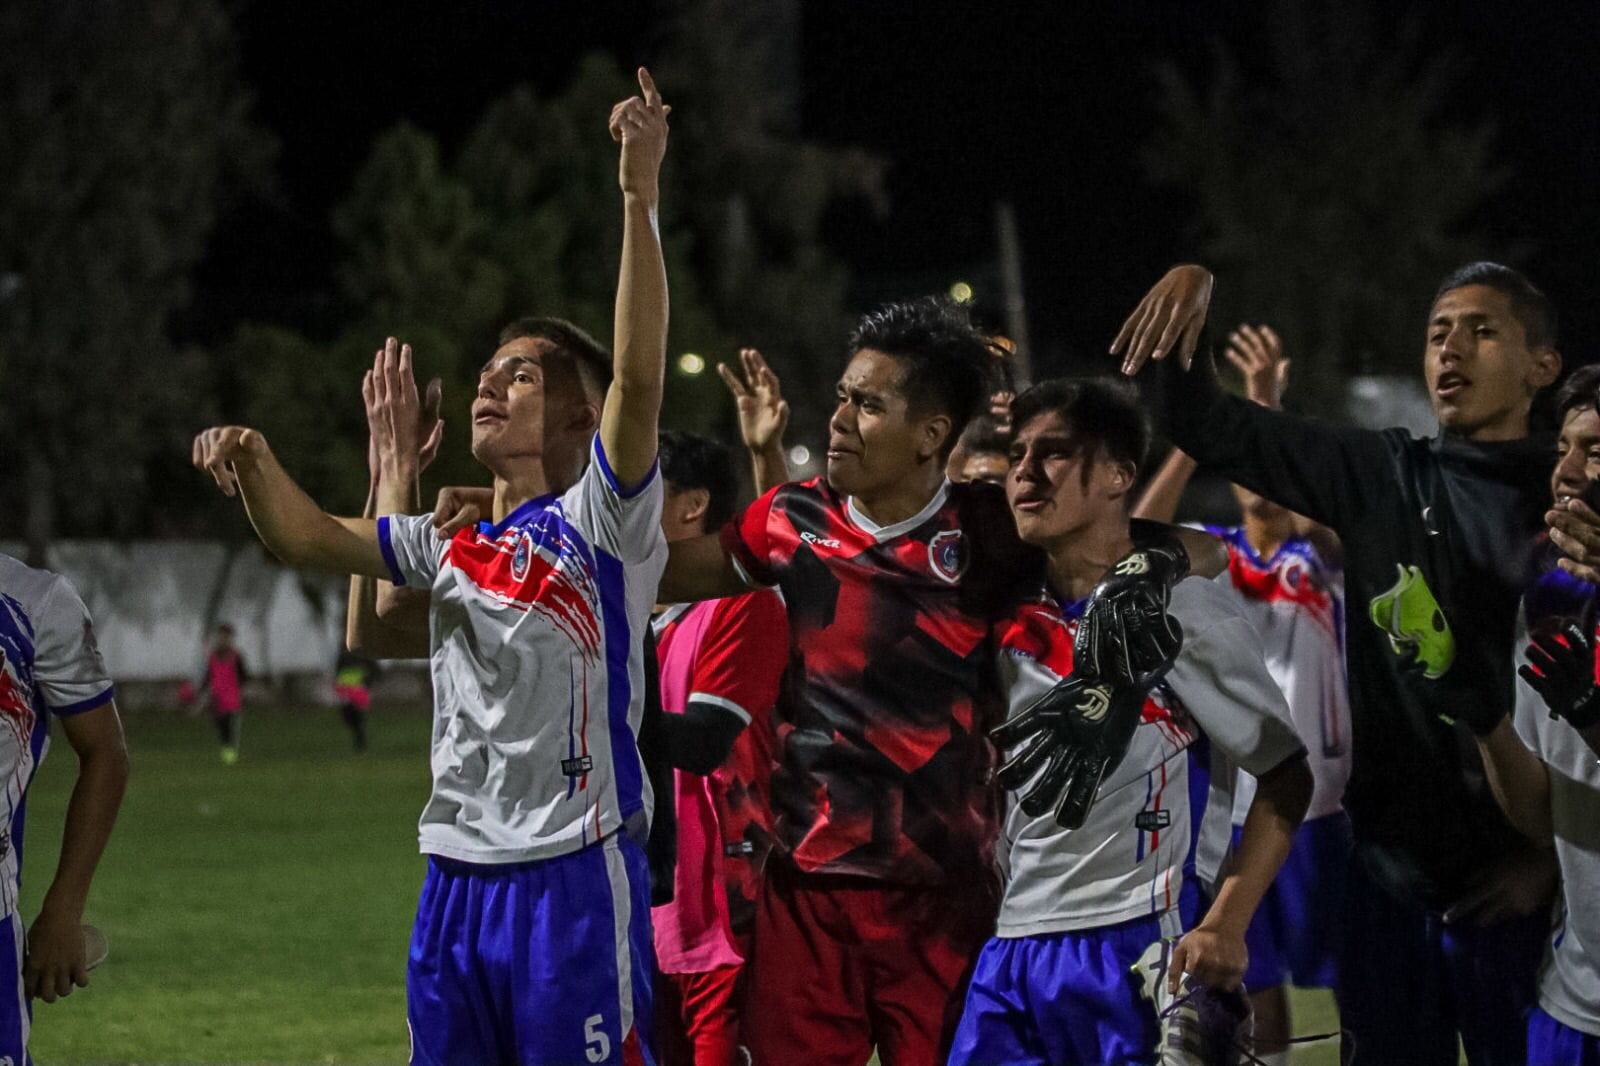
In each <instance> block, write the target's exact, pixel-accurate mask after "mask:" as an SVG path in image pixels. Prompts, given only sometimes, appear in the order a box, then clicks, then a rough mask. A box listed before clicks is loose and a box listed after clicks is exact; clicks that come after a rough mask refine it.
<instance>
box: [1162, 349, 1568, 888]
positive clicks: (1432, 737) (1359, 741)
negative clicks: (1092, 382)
mask: <svg viewBox="0 0 1600 1066" xmlns="http://www.w3.org/2000/svg"><path fill="white" fill-rule="evenodd" d="M1160 365H1161V366H1162V367H1163V369H1162V370H1161V371H1160V372H1159V373H1158V374H1157V375H1156V378H1157V380H1159V381H1160V382H1161V391H1162V393H1163V395H1162V397H1161V402H1160V404H1159V409H1160V411H1161V414H1162V421H1163V426H1164V428H1165V429H1166V430H1167V432H1168V433H1169V434H1170V435H1171V437H1172V440H1173V442H1174V443H1175V444H1176V445H1177V446H1178V447H1180V448H1182V449H1183V450H1184V451H1185V452H1187V453H1189V454H1190V455H1191V456H1193V457H1194V458H1195V459H1196V460H1198V461H1199V462H1201V463H1202V464H1205V465H1207V466H1209V467H1212V468H1214V469H1215V470H1216V471H1217V472H1218V473H1221V474H1223V475H1225V476H1226V477H1228V478H1229V479H1231V480H1233V481H1235V482H1238V483H1239V484H1241V485H1244V486H1245V487H1246V488H1249V489H1252V490H1254V491H1255V492H1257V493H1259V494H1261V495H1262V496H1265V497H1267V498H1268V499H1271V500H1274V501H1276V502H1278V503H1280V504H1282V505H1283V506H1285V507H1288V508H1291V509H1292V510H1294V511H1296V512H1298V513H1300V514H1302V515H1305V516H1306V517H1308V518H1311V519H1313V520H1315V521H1317V522H1320V523H1322V524H1323V525H1326V526H1328V527H1329V528H1331V529H1333V530H1334V531H1335V532H1336V533H1338V534H1339V537H1340V538H1341V540H1342V541H1343V542H1344V553H1345V568H1346V573H1345V590H1346V610H1347V619H1346V627H1345V628H1346V641H1347V647H1346V662H1347V665H1348V670H1349V677H1350V708H1351V716H1352V725H1353V743H1354V747H1353V751H1352V769H1351V777H1350V784H1349V788H1348V790H1347V791H1346V794H1345V807H1346V809H1347V810H1348V811H1349V813H1350V818H1351V822H1352V825H1353V827H1354V830H1355V836H1356V842H1357V848H1358V851H1359V853H1360V855H1361V857H1362V859H1363V861H1364V863H1365V865H1366V867H1367V869H1368V871H1369V872H1370V873H1371V874H1372V875H1373V876H1374V877H1375V878H1376V879H1377V880H1378V881H1379V882H1380V883H1382V884H1384V885H1385V886H1387V887H1388V889H1389V890H1390V891H1391V892H1393V893H1395V894H1396V895H1399V896H1401V897H1402V898H1409V899H1411V900H1414V901H1416V902H1418V903H1421V904H1423V905H1425V906H1428V907H1430V908H1433V909H1443V908H1445V907H1447V906H1448V905H1449V904H1450V903H1451V902H1452V901H1454V900H1455V899H1457V898H1458V897H1460V896H1461V895H1462V893H1463V892H1465V891H1466V890H1467V889H1468V887H1469V886H1470V885H1471V884H1472V882H1473V881H1474V880H1475V879H1476V877H1477V876H1478V875H1479V874H1480V873H1481V871H1482V870H1483V869H1484V867H1485V866H1486V865H1487V864H1488V863H1490V862H1492V861H1493V860H1494V859H1495V858H1496V857H1498V856H1499V855H1501V854H1503V853H1504V851H1505V850H1507V849H1508V848H1512V847H1515V846H1519V838H1518V837H1517V835H1516V833H1515V831H1514V830H1513V829H1512V828H1511V826H1510V824H1509V823H1508V822H1507V821H1506V819H1505V818H1504V816H1503V815H1502V814H1501V813H1500V810H1499V808H1498V807H1497V806H1496V805H1495V802H1494V798H1493V796H1492V795H1491V794H1490V792H1489V788H1488V784H1487V782H1486V781H1485V779H1484V774H1483V764H1482V761H1481V760H1480V758H1479V756H1478V749H1477V745H1476V743H1475V742H1474V740H1473V738H1472V735H1471V733H1470V732H1469V731H1468V730H1467V728H1466V726H1465V725H1464V724H1456V725H1452V724H1450V723H1449V722H1447V721H1446V719H1447V718H1448V719H1457V718H1459V717H1460V716H1461V715H1462V713H1463V709H1465V708H1468V707H1470V706H1471V705H1472V704H1473V701H1489V705H1490V706H1498V707H1500V708H1503V709H1504V710H1505V711H1506V712H1507V713H1509V712H1510V709H1511V703H1512V698H1513V691H1514V685H1513V683H1514V680H1515V676H1514V674H1513V672H1512V662H1511V657H1512V650H1513V647H1512V645H1513V640H1514V637H1513V628H1514V625H1515V621H1516V613H1517V602H1518V598H1519V597H1520V595H1521V594H1522V591H1523V590H1524V589H1525V588H1526V587H1527V586H1528V584H1529V582H1530V581H1531V578H1532V574H1533V569H1534V561H1533V556H1534V552H1535V545H1536V542H1537V538H1538V535H1539V533H1540V532H1541V530H1542V527H1543V514H1544V512H1545V510H1546V509H1547V508H1548V507H1549V500H1550V490H1549V487H1548V486H1549V477H1550V471H1551V468H1552V466H1553V462H1554V454H1555V453H1554V447H1553V442H1552V441H1550V440H1548V439H1538V438H1524V439H1522V440H1518V441H1511V442H1507V443H1503V444H1477V443H1473V442H1471V441H1467V440H1463V439H1460V438H1455V437H1438V438H1431V439H1426V440H1418V439H1416V438H1414V437H1412V436H1411V435H1410V434H1409V433H1407V432H1405V431H1404V430H1400V429H1389V430H1383V431H1373V430H1365V429H1358V428H1354V427H1349V426H1337V425H1331V424H1328V423H1323V422H1319V421H1316V420H1313V419H1308V418H1302V417H1299V416H1296V415H1291V414H1287V413H1284V412H1281V411H1271V410H1268V409H1267V408H1264V407H1261V406H1259V405H1257V404H1254V403H1250V402H1249V401H1246V400H1243V399H1241V398H1239V397H1236V396H1232V395H1229V394H1228V393H1226V392H1225V391H1224V390H1223V389H1222V388H1221V387H1220V385H1219V384H1218V382H1217V378H1216V371H1215V368H1214V366H1213V364H1212V362H1211V360H1210V359H1209V358H1206V357H1204V356H1201V357H1197V359H1196V363H1195V368H1194V370H1193V371H1191V372H1188V373H1185V372H1184V371H1183V370H1182V369H1181V368H1179V367H1178V365H1177V360H1176V359H1168V360H1166V361H1165V362H1164V363H1162V364H1160ZM1410 567H1415V568H1417V573H1416V574H1413V575H1411V576H1410V579H1409V581H1408V583H1409V584H1411V585H1418V584H1419V582H1418V580H1417V579H1418V578H1419V577H1420V579H1421V581H1422V582H1425V584H1426V588H1425V589H1418V590H1416V591H1413V592H1412V593H1411V594H1410V598H1409V603H1410V610H1409V611H1408V612H1407V615H1408V616H1409V617H1405V616H1403V617H1402V619H1401V620H1400V621H1399V624H1398V625H1397V624H1396V621H1397V620H1396V612H1395V610H1394V607H1393V605H1392V600H1391V599H1389V598H1384V597H1385V594H1386V593H1389V592H1390V591H1391V590H1394V589H1396V587H1397V582H1398V581H1401V580H1402V579H1404V578H1406V577H1407V571H1408V568H1410ZM1430 591H1431V593H1432V596H1433V598H1434V600H1435V601H1437V606H1438V609H1439V610H1438V611H1437V612H1434V611H1433V610H1432V609H1431V608H1430V607H1429V604H1428V600H1427V594H1428V592H1430ZM1374 601H1377V608H1378V613H1379V615H1380V616H1381V617H1382V618H1384V619H1385V620H1386V621H1387V622H1388V624H1389V626H1390V627H1391V628H1395V629H1397V630H1399V631H1400V632H1399V634H1398V640H1399V641H1400V644H1401V649H1402V650H1401V651H1399V652H1397V651H1396V648H1395V646H1394V644H1393V643H1392V641H1391V634H1390V633H1389V632H1387V631H1386V630H1385V629H1384V628H1380V626H1379V624H1378V622H1376V621H1374V618H1373V611H1374ZM1419 622H1420V624H1419ZM1430 629H1431V631H1430ZM1450 638H1453V645H1454V648H1453V654H1450V653H1449V652H1450V645H1451V643H1452V641H1451V639H1450ZM1418 649H1420V650H1421V652H1422V654H1421V655H1420V656H1419V655H1417V654H1416V653H1415V652H1416V650H1418ZM1419 658H1420V659H1423V660H1425V662H1424V663H1419V662H1417V660H1418V659H1419Z"/></svg>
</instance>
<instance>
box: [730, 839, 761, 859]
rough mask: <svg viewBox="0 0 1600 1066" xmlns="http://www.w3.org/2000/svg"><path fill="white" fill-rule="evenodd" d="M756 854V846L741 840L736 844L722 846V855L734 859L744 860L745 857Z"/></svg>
mask: <svg viewBox="0 0 1600 1066" xmlns="http://www.w3.org/2000/svg"><path fill="white" fill-rule="evenodd" d="M755 853H756V846H755V845H754V844H752V843H751V842H750V841H748V840H741V841H738V842H737V843H734V844H724V845H722V854H724V855H727V856H729V857H732V858H743V857H745V856H749V855H754V854H755Z"/></svg>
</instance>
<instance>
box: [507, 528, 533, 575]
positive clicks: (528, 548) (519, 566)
mask: <svg viewBox="0 0 1600 1066" xmlns="http://www.w3.org/2000/svg"><path fill="white" fill-rule="evenodd" d="M532 558H533V541H532V540H531V539H529V537H528V534H527V533H521V534H519V535H518V536H517V550H516V551H514V552H512V553H511V580H513V581H521V580H522V579H523V578H525V577H527V576H528V563H529V561H531V560H532Z"/></svg>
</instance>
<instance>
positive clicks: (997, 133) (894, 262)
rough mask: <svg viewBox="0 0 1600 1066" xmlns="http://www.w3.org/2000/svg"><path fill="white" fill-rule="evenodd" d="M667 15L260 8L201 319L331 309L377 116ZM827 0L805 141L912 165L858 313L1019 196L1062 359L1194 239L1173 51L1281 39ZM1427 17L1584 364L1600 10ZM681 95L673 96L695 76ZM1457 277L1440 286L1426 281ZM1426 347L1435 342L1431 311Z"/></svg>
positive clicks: (1099, 10) (1045, 320)
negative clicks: (241, 146) (234, 167)
mask: <svg viewBox="0 0 1600 1066" xmlns="http://www.w3.org/2000/svg"><path fill="white" fill-rule="evenodd" d="M1391 6H1392V7H1399V6H1401V5H1391ZM1001 7H1005V8H1006V9H1007V10H1008V11H1009V12H1011V13H999V14H997V13H996V9H997V8H1001ZM653 10H655V8H654V6H652V5H646V4H642V3H625V2H618V0H588V2H584V3H569V2H566V0H561V2H552V0H520V2H512V0H494V2H488V0H474V2H471V3H459V2H456V3H448V2H443V0H439V2H403V3H395V2H378V0H341V2H339V3H336V4H315V5H313V4H307V3H285V2H273V3H260V2H258V3H254V4H252V5H248V6H246V7H245V8H243V9H242V11H240V13H239V15H238V19H237V25H238V30H239V35H240V39H241V45H242V52H243V65H244V76H245V79H246V81H247V82H248V83H249V85H250V86H251V87H252V89H253V91H254V92H255V94H256V110H255V114H256V118H257V121H258V122H259V123H260V124H261V125H263V126H265V127H266V128H268V129H269V130H270V131H271V132H272V133H273V134H274V135H275V136H276V137H277V138H278V140H279V154H278V158H277V162H276V177H277V187H278V194H277V196H276V198H275V199H274V200H273V201H272V202H269V203H262V202H255V203H247V204H242V205H239V206H237V207H235V208H234V209H233V210H231V211H230V212H229V214H228V215H227V216H225V217H224V219H223V221H222V224H221V225H220V227H219V230H218V232H217V234H216V237H215V239H214V241H213V247H212V252H211V254H210V255H209V257H208V258H207V260H206V262H205V263H204V265H203V268H202V270H201V273H200V277H199V286H198V292H197V300H196V307H195V318H194V321H195V322H196V332H198V333H199V334H200V335H201V336H202V338H203V339H217V337H219V336H220V335H222V334H225V333H226V331H227V330H228V329H230V328H231V326H232V325H233V324H234V323H236V322H238V321H240V320H242V319H246V318H258V319H268V320H278V321H284V322H287V323H289V324H292V325H297V326H301V327H302V328H312V329H315V328H316V325H317V321H318V314H319V309H320V308H323V307H324V306H325V305H326V294H327V293H328V291H329V290H330V278H331V270H332V265H333V258H334V255H335V251H336V249H335V247H334V244H333V239H332V235H331V232H330V227H329V221H328V219H329V213H330V211H331V209H332V207H333V205H334V204H335V203H336V202H337V201H338V199H339V198H340V197H341V196H342V195H343V194H344V192H345V191H346V189H347V188H348V187H349V183H350V179H351V177H352V175H353V174H354V172H355V170H356V168H357V167H358V166H359V165H360V163H361V161H362V160H363V159H364V158H365V156H366V153H367V150H368V148H369V146H370V144H371V142H372V140H373V138H374V137H375V136H376V135H377V134H379V133H380V132H382V131H383V130H385V129H386V128H388V127H389V126H391V125H392V124H394V123H395V122H397V121H400V120H402V119H405V120H409V121H411V122H413V123H415V124H417V125H419V126H421V127H423V128H425V129H427V130H429V131H431V132H433V133H434V134H436V135H438V136H439V137H440V139H441V140H442V141H443V143H444V144H445V146H446V148H447V149H450V148H452V147H454V146H455V144H457V143H458V141H459V140H460V138H461V137H462V136H463V135H464V134H465V133H466V131H467V130H469V129H470V127H471V126H472V125H473V123H474V122H475V121H476V119H477V118H478V117H479V115H480V114H481V113H482V111H483V110H484V108H485V107H486V106H487V105H488V104H489V103H491V102H492V101H494V100H495V99H497V98H499V97H500V96H502V95H503V94H504V93H505V92H507V91H508V90H509V89H510V88H511V87H512V86H514V85H516V84H518V83H520V82H532V83H533V84H535V85H536V86H538V87H539V88H541V89H545V90H556V89H559V88H560V87H561V86H562V85H563V84H564V83H565V81H566V79H567V78H568V76H569V75H570V73H571V71H572V69H573V67H574V64H575V62H576V60H577V59H578V57H579V56H581V55H582V54H584V53H585V52H587V51H589V50H591V49H594V48H604V49H607V50H610V51H611V52H613V53H614V54H615V55H616V56H617V57H618V58H619V60H621V61H622V62H623V63H627V64H632V63H636V62H649V61H651V60H652V59H654V58H657V57H658V56H659V47H660V39H661V27H660V23H659V19H657V18H654V17H653V16H650V15H649V14H648V13H646V14H641V11H646V12H648V11H653ZM802 10H803V23H802V89H803V112H802V123H803V132H804V134H805V135H807V136H808V137H813V138H816V139H819V140H822V141H826V142H831V143H836V144H841V145H852V146H858V147H862V148H866V149H868V150H870V151H872V152H875V153H877V154H879V155H881V156H883V157H885V158H886V159H888V160H889V161H890V164H891V169H890V172H889V178H888V188H889V193H890V197H891V206H892V210H891V213H890V215H889V216H888V217H887V218H885V219H882V220H874V219H872V218H870V217H868V216H866V215H865V214H864V213H859V212H858V213H850V212H845V213H844V215H843V216H842V217H840V218H838V219H837V220H835V221H834V223H833V224H832V225H831V226H830V231H829V234H828V236H829V240H830V243H832V244H833V245H834V247H835V248H836V249H837V250H838V251H839V253H841V254H842V255H843V256H844V257H845V258H846V259H847V260H848V261H849V262H851V263H852V264H853V265H854V267H855V269H856V274H857V281H856V288H855V291H854V293H853V299H854V302H855V303H856V304H857V305H858V306H859V305H866V304H869V303H871V302H873V301H876V300H879V299H883V298H887V297H891V296H906V295H911V294H914V293H915V292H917V291H920V290H925V289H929V288H933V287H939V288H943V287H944V286H945V285H948V284H949V282H950V281H952V280H955V279H956V278H958V277H962V276H966V275H968V274H970V273H972V272H973V271H974V270H977V269H980V268H981V267H982V266H983V265H984V264H986V263H988V262H989V261H991V260H992V257H993V248H994V238H993V223H992V219H993V214H992V212H993V207H992V205H993V202H994V201H995V200H996V199H999V198H1005V199H1008V200H1010V201H1012V202H1013V203H1014V204H1015V205H1016V211H1017V216H1018V220H1019V223H1020V226H1021V230H1022V233H1023V245H1024V274H1025V280H1026V284H1027V294H1028V300H1029V311H1030V319H1031V325H1032V330H1033V335H1034V342H1035V348H1036V350H1038V351H1039V352H1040V353H1041V355H1042V358H1043V360H1044V363H1045V368H1046V369H1050V368H1055V369H1063V368H1066V367H1067V366H1070V365H1078V366H1082V365H1083V364H1081V363H1080V364H1071V363H1064V362H1062V359H1061V357H1062V355H1063V354H1065V355H1068V356H1071V357H1083V356H1086V355H1090V354H1092V353H1094V352H1096V351H1101V350H1103V348H1104V346H1105V344H1106V343H1107V342H1108V341H1109V339H1110V337H1111V335H1112V334H1113V333H1114V331H1115V329H1116V327H1117V325H1118V324H1119V323H1120V321H1121V318H1122V316H1123V315H1125V314H1126V313H1127V311H1128V310H1130V309H1131V307H1132V305H1133V303H1134V302H1135V301H1136V300H1137V298H1138V296H1139V295H1140V294H1141V293H1142V291H1143V290H1144V288H1145V287H1147V286H1148V285H1149V284H1150V283H1151V282H1153V281H1154V280H1155V278H1156V277H1157V276H1159V274H1160V272H1161V271H1162V270H1163V269H1164V268H1165V267H1166V266H1168V265H1170V264H1171V263H1172V262H1175V261H1178V260H1180V259H1184V258H1191V257H1193V256H1194V255H1195V254H1196V247H1195V241H1194V236H1195V234H1194V230H1193V228H1192V226H1193V222H1192V217H1193V213H1192V205H1191V203H1190V201H1188V200H1187V199H1186V197H1185V196H1184V195H1183V193H1182V192H1181V191H1178V190H1172V189H1163V190H1152V189H1151V188H1149V187H1148V186H1147V185H1146V183H1145V182H1144V180H1143V172H1142V168H1141V166H1140V162H1139V150H1140V146H1141V144H1142V142H1143V141H1144V139H1145V138H1146V136H1147V134H1148V133H1149V131H1150V129H1151V126H1152V124H1153V121H1154V116H1153V107H1152V101H1153V99H1154V93H1155V85H1154V79H1153V78H1152V77H1151V73H1150V71H1151V67H1152V65H1153V64H1154V63H1155V62H1156V61H1157V60H1159V59H1163V58H1167V59H1172V60H1175V61H1177V62H1179V63H1180V64H1181V65H1183V66H1184V67H1185V68H1186V69H1189V70H1191V71H1195V72H1199V71H1203V70H1205V69H1206V65H1207V64H1206V49H1207V47H1208V42H1209V41H1210V40H1212V39H1213V38H1221V39H1222V40H1224V41H1226V42H1227V43H1228V44H1229V45H1230V46H1232V47H1233V48H1234V50H1235V51H1236V52H1238V53H1240V54H1241V55H1242V56H1244V57H1245V59H1246V65H1247V72H1249V65H1248V64H1249V59H1250V57H1251V56H1252V55H1257V54H1259V52H1260V50H1261V49H1260V45H1261V41H1260V35H1261V32H1262V27H1261V25H1260V22H1259V9H1257V8H1256V6H1255V5H1251V4H1238V3H1234V4H1223V3H1218V2H1186V3H1168V2H1155V0H1132V2H1120V3H1116V4H1103V5H1084V4H1060V3H1057V4H1042V3H1035V4H1027V5H1020V4H1019V5H1014V6H1012V5H996V4H979V3H946V2H944V0H937V2H931V0H915V2H911V0H894V2H889V0H870V2H869V0H806V2H805V3H804V5H803V8H802ZM1377 10H1379V11H1383V10H1385V9H1383V8H1380V9H1377ZM1413 10H1415V8H1414V7H1413ZM1422 11H1423V18H1424V20H1425V25H1426V28H1427V39H1428V40H1429V41H1430V42H1433V41H1437V42H1438V43H1439V44H1440V45H1441V46H1444V45H1449V46H1453V47H1454V48H1456V49H1458V50H1459V51H1460V52H1461V53H1462V55H1463V57H1464V58H1465V59H1466V60H1467V61H1468V64H1469V66H1468V76H1467V77H1466V79H1465V80H1464V82H1463V83H1462V85H1461V87H1460V90H1459V92H1458V93H1457V98H1456V100H1455V102H1454V105H1453V114H1455V115H1458V116H1460V117H1463V118H1473V117H1478V116H1484V115H1489V116H1492V117H1494V118H1495V119H1496V120H1497V122H1498V126H1499V131H1500V132H1499V140H1498V144H1499V148H1500V152H1499V158H1500V160H1501V162H1503V163H1504V164H1505V165H1506V166H1507V167H1508V168H1510V170H1511V173H1512V180H1511V181H1510V183H1509V184H1508V185H1507V187H1506V188H1505V189H1504V191H1503V192H1501V193H1500V194H1499V195H1498V196H1497V197H1496V198H1495V200H1494V201H1493V202H1492V203H1491V205H1490V207H1489V209H1488V210H1487V211H1486V212H1485V215H1484V217H1483V219H1482V222H1483V225H1484V226H1485V228H1486V229H1487V230H1488V232H1489V233H1490V234H1491V235H1492V236H1493V238H1494V241H1495V248H1496V251H1497V252H1498V253H1499V254H1504V255H1508V254H1510V253H1509V249H1511V248H1513V247H1517V248H1525V249H1528V250H1529V252H1530V254H1528V255H1525V256H1524V257H1522V259H1521V260H1520V264H1519V265H1521V266H1523V267H1524V268H1525V269H1527V270H1528V271H1529V273H1530V274H1531V276H1532V277H1533V278H1534V280H1535V282H1536V283H1538V284H1540V285H1542V286H1543V287H1544V288H1545V289H1546V290H1547V291H1548V292H1549V293H1550V295H1551V296H1552V297H1553V298H1554V299H1555V301H1556V303H1557V305H1558V306H1559V308H1560V309H1561V312H1562V315H1563V317H1564V319H1565V326H1564V335H1565V338H1564V344H1563V348H1564V350H1565V351H1566V353H1567V356H1568V361H1569V363H1573V362H1588V361H1591V360H1593V359H1595V358H1596V357H1597V356H1600V306H1597V305H1596V301H1595V300H1594V299H1593V298H1592V296H1591V294H1592V293H1593V292H1594V291H1595V288H1596V284H1597V282H1600V269H1597V267H1600V259H1597V256H1596V254H1595V250H1594V246H1595V240H1594V238H1595V235H1596V234H1600V197H1597V196H1596V195H1595V194H1596V190H1597V189H1600V136H1597V135H1600V107H1597V104H1600V65H1597V64H1596V62H1595V57H1596V56H1600V5H1595V4H1590V3H1579V2H1571V0H1569V2H1560V3H1542V4H1521V3H1490V2H1486V0H1480V2H1474V3H1463V4H1454V5H1428V6H1425V7H1423V9H1422ZM1390 17H1392V16H1390V15H1387V14H1380V15H1379V18H1380V20H1381V19H1384V18H1390ZM663 92H664V93H665V94H666V95H667V97H668V99H669V101H670V99H671V92H672V87H671V86H670V85H664V86H663ZM668 165H670V161H669V164H668ZM1436 280H1437V279H1434V278H1418V279H1417V291H1418V299H1419V301H1425V300H1426V298H1427V295H1428V294H1430V293H1431V291H1432V286H1433V284H1434V283H1435V281H1436ZM1226 282H1227V279H1226V276H1224V277H1222V278H1221V279H1220V283H1221V284H1223V285H1226ZM1415 342H1416V347H1417V350H1418V352H1419V354H1420V350H1421V325H1420V320H1419V326H1418V331H1417V336H1416V338H1415ZM1406 343H1410V340H1409V339H1407V341H1406ZM1290 354H1291V355H1292V354H1293V353H1290Z"/></svg>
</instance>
